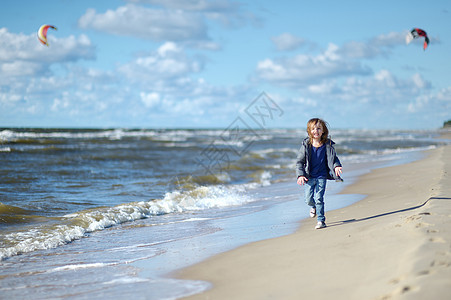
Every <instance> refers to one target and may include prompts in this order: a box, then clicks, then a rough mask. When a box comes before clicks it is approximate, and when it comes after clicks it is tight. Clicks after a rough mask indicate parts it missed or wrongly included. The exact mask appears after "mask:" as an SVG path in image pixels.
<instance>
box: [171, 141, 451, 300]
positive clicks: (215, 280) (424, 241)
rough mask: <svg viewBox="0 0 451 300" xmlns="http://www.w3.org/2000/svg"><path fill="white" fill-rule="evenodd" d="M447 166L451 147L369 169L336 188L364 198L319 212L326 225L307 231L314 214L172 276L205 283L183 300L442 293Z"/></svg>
mask: <svg viewBox="0 0 451 300" xmlns="http://www.w3.org/2000/svg"><path fill="white" fill-rule="evenodd" d="M450 135H451V134H450V133H449V132H448V134H447V138H450ZM450 172H451V145H448V146H443V147H440V148H437V149H434V150H429V151H426V152H425V157H424V158H423V159H421V160H419V161H415V162H412V163H408V164H404V165H397V166H393V167H387V168H382V169H376V170H372V171H371V172H370V173H368V174H366V175H363V176H361V177H360V178H359V180H358V181H357V182H356V183H354V184H352V185H350V186H347V187H346V188H345V189H344V190H343V191H342V194H364V195H367V197H366V198H364V199H363V200H362V201H359V202H357V203H355V204H353V205H351V206H348V207H345V208H342V209H338V210H334V211H328V212H326V217H327V225H328V227H327V228H325V229H320V230H315V229H314V226H315V224H316V219H306V220H303V221H302V222H301V226H300V228H299V229H298V230H297V232H296V233H294V234H291V235H288V236H283V237H279V238H274V239H269V240H264V241H260V242H255V243H251V244H248V245H245V246H243V247H239V248H237V249H235V250H232V251H229V252H226V253H222V254H219V255H217V256H214V257H212V258H210V259H207V260H205V261H203V262H201V263H199V264H196V265H194V266H192V267H189V268H187V269H184V270H181V271H179V272H177V274H175V276H176V277H178V278H183V279H192V280H193V279H194V280H204V281H208V282H211V283H212V285H213V287H212V289H210V290H208V291H205V292H203V293H201V294H197V295H194V296H191V297H188V298H186V299H215V300H216V299H348V300H349V299H449V298H448V297H449V295H451V251H450V250H451V179H450ZM326 203H327V197H326ZM306 209H308V208H307V207H306Z"/></svg>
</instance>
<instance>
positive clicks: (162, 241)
mask: <svg viewBox="0 0 451 300" xmlns="http://www.w3.org/2000/svg"><path fill="white" fill-rule="evenodd" d="M437 134H438V133H437V132H436V131H369V130H365V131H364V130H336V131H333V132H332V139H333V140H334V141H335V142H336V149H337V152H338V154H339V157H340V159H341V161H342V163H343V165H344V171H345V173H344V178H345V182H344V183H335V182H329V183H328V190H327V194H326V197H327V202H326V210H331V209H336V208H340V207H343V206H346V205H349V204H351V203H353V202H355V201H357V200H359V199H361V198H362V197H363V196H361V195H340V194H338V192H339V191H340V190H341V189H342V188H343V186H344V184H348V183H350V182H352V181H353V180H355V178H357V177H358V176H360V175H362V174H363V173H365V172H368V171H369V169H368V166H371V167H381V166H388V165H392V164H397V163H405V162H408V161H410V160H415V159H418V158H419V157H421V151H422V150H427V149H431V148H434V147H436V146H437V145H440V144H443V143H446V141H443V140H437V139H436V137H437ZM223 136H224V130H219V129H218V130H214V129H211V130H206V129H202V130H197V129H192V130H187V129H179V130H175V129H172V130H169V129H168V130H141V129H140V130H130V129H91V130H88V129H0V159H1V165H0V175H1V182H0V259H1V261H0V295H2V298H12V299H48V298H69V299H70V298H74V299H96V298H102V297H108V296H121V297H126V296H128V295H130V296H133V297H134V298H137V299H176V298H179V297H182V296H186V295H189V294H193V293H197V292H200V291H202V290H205V289H207V288H209V283H207V282H198V281H181V280H176V279H173V278H171V277H170V276H168V274H170V273H171V272H173V271H175V270H177V269H180V268H183V267H186V266H189V265H191V264H194V263H196V262H199V261H201V260H203V259H205V258H207V257H209V256H212V255H214V254H217V253H220V252H224V251H227V250H230V249H233V248H236V247H237V246H239V245H243V244H246V243H250V242H253V241H258V240H262V239H267V238H272V237H277V236H281V235H285V234H289V233H292V232H293V231H294V230H295V229H296V228H297V227H298V226H299V223H298V222H299V220H300V219H302V218H305V217H307V214H308V209H306V207H305V204H304V203H303V199H302V193H303V191H302V188H300V187H299V186H297V185H296V183H295V171H294V166H295V162H296V155H297V151H298V149H299V146H300V143H301V141H302V139H303V138H304V137H305V136H306V134H305V131H303V130H294V129H266V130H260V131H249V132H247V134H245V135H241V136H240V137H239V138H235V139H233V140H231V139H225V138H223ZM359 166H365V168H362V167H359Z"/></svg>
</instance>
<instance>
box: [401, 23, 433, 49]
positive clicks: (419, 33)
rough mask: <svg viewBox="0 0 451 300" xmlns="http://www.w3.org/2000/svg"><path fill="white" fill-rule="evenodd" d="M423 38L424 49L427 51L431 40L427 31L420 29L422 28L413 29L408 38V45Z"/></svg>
mask: <svg viewBox="0 0 451 300" xmlns="http://www.w3.org/2000/svg"><path fill="white" fill-rule="evenodd" d="M421 36H423V37H424V44H423V49H424V50H426V48H427V47H428V45H429V38H428V35H427V33H426V31H424V30H422V29H420V28H414V29H412V30H411V31H410V32H409V33H408V34H407V36H406V44H409V43H410V42H411V41H413V40H414V39H417V38H419V37H421Z"/></svg>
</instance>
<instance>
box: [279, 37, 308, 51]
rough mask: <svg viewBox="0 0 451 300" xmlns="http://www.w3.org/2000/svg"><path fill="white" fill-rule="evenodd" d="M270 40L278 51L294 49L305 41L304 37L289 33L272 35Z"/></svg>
mask: <svg viewBox="0 0 451 300" xmlns="http://www.w3.org/2000/svg"><path fill="white" fill-rule="evenodd" d="M271 40H272V42H273V43H274V45H275V46H276V49H277V50H279V51H289V50H295V49H297V48H299V47H300V46H301V45H302V44H304V43H305V40H304V39H302V38H300V37H297V36H295V35H292V34H291V33H282V34H281V35H278V36H275V37H272V38H271Z"/></svg>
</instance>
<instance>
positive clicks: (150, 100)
mask: <svg viewBox="0 0 451 300" xmlns="http://www.w3.org/2000/svg"><path fill="white" fill-rule="evenodd" d="M139 95H140V96H141V101H142V102H143V103H144V105H145V106H146V107H155V106H157V105H159V104H160V94H158V93H143V92H142V93H140V94H139Z"/></svg>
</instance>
